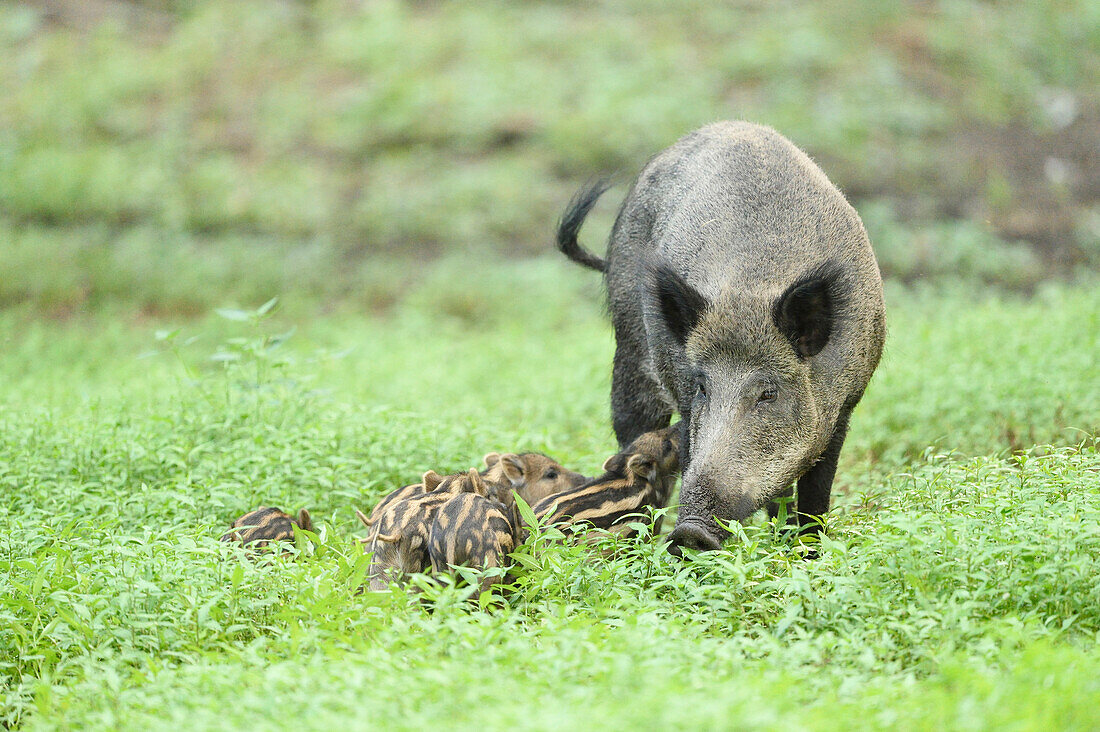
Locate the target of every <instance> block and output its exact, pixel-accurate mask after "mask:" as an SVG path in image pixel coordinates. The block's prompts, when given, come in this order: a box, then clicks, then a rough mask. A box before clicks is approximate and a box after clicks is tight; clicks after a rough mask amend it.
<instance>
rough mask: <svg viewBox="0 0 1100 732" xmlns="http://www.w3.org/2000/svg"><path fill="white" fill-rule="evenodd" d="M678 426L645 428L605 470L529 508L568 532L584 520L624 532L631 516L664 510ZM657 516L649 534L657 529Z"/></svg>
mask: <svg viewBox="0 0 1100 732" xmlns="http://www.w3.org/2000/svg"><path fill="white" fill-rule="evenodd" d="M679 456H680V426H679V424H676V425H674V426H672V427H667V428H665V429H663V430H656V431H654V432H646V433H645V434H643V435H640V436H639V437H638V438H637V439H635V440H634V442H632V443H630V445H629V446H627V448H626V449H625V450H623V451H622V452H620V453H618V454H617V455H612V456H611V457H610V458H608V459H607V461H606V462H605V463H604V465H603V469H604V474H603V475H601V476H599V477H597V478H593V479H592V480H590V481H588V482H587V483H585V484H584V485H581V486H579V487H577V488H572V489H569V490H566V491H562V492H560V493H555V494H553V495H550V496H547V497H545V498H543V499H542V500H541V501H539V502H537V503H536V504H534V505H533V506H532V507H531V508H532V510H533V511H534V512H535V516H536V517H537V518H538V519H539V521H540V522H541V523H543V524H557V525H559V526H561V527H563V529H564V530H566V531H568V532H571V531H572V529H571V528H570V527H572V526H574V525H576V524H587V525H590V526H593V527H595V528H598V529H605V530H607V531H611V532H613V533H617V534H622V535H623V536H633V535H634V534H635V533H636V532H635V531H634V530H633V529H631V528H630V527H629V526H628V523H629V522H630V518H628V517H629V516H630V515H631V514H637V513H640V512H643V511H647V510H650V509H654V508H664V507H665V506H667V505H668V500H669V498H670V497H671V496H672V489H673V486H675V484H676V474H677V472H678V471H679V469H680V458H679ZM660 529H661V521H660V519H659V518H658V520H657V523H656V525H655V527H654V532H657V531H660Z"/></svg>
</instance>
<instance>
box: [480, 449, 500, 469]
mask: <svg viewBox="0 0 1100 732" xmlns="http://www.w3.org/2000/svg"><path fill="white" fill-rule="evenodd" d="M483 459H484V460H485V467H487V468H491V467H493V466H494V465H496V464H497V463H499V462H500V453H499V452H487V453H485V457H484V458H483Z"/></svg>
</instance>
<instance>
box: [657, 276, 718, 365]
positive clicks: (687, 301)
mask: <svg viewBox="0 0 1100 732" xmlns="http://www.w3.org/2000/svg"><path fill="white" fill-rule="evenodd" d="M652 277H653V294H654V296H655V297H656V300H657V306H658V307H659V308H660V312H661V317H662V318H663V319H664V321H665V324H666V325H667V326H668V329H669V331H670V332H671V333H672V335H673V337H675V338H676V340H677V341H679V343H680V345H681V346H682V345H684V343H686V342H687V339H688V335H689V334H690V333H691V331H692V329H694V328H695V325H696V323H698V322H699V318H700V317H701V316H702V315H703V311H704V310H706V309H707V305H708V303H707V299H706V298H705V297H703V296H702V295H701V294H700V293H699V291H698V290H696V289H695V288H694V287H692V286H691V285H689V284H688V283H687V282H686V281H685V280H684V278H683V277H681V276H680V275H678V274H676V273H675V272H673V271H672V270H671V269H669V268H668V267H666V266H664V265H660V266H656V267H653V268H652Z"/></svg>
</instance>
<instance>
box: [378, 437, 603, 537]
mask: <svg viewBox="0 0 1100 732" xmlns="http://www.w3.org/2000/svg"><path fill="white" fill-rule="evenodd" d="M455 475H465V473H456V474H455ZM480 475H481V477H482V478H484V479H485V481H486V483H489V484H498V485H508V486H510V487H511V488H512V489H513V490H514V491H516V492H517V493H518V494H519V495H520V496H521V497H522V498H523V500H525V501H527V503H528V504H533V503H535V502H536V501H538V500H540V499H541V498H543V497H544V496H548V495H550V494H552V493H557V492H559V491H563V490H566V489H567V488H573V487H576V486H578V485H581V484H583V483H584V482H585V481H587V480H588V478H587V477H585V476H583V475H581V474H580V473H575V472H573V471H572V470H566V469H565V467H563V466H562V465H561V463H559V462H557V461H556V460H554V459H553V458H551V457H548V456H546V455H542V454H540V453H537V452H525V453H520V454H516V453H504V454H503V455H502V454H500V453H497V452H491V453H489V454H488V455H486V456H485V470H482V471H481V473H480ZM448 477H453V476H448ZM446 479H447V478H444V477H443V476H441V475H439V474H438V473H436V472H435V471H434V470H429V471H428V472H426V473H424V476H423V478H422V479H421V481H420V482H419V483H413V484H411V485H406V486H402V487H401V488H398V489H397V490H395V491H393V492H392V493H390V494H389V495H387V496H386V497H384V498H383V499H382V500H381V501H379V502H378V504H377V505H376V506H375V507H374V509H373V510H372V511H371V512H370V516H368V517H367V519H366V521H365V523H366V525H367V527H368V528H370V527H371V526H373V525H374V524H375V523H376V522H377V521H379V520H380V519H381V517H382V515H383V514H384V513H386V511H388V510H389V508H390V506H392V505H393V504H395V503H397V502H398V501H403V500H405V499H407V498H412V497H414V496H418V495H421V494H423V493H430V492H432V491H434V490H436V489H437V488H438V487H439V485H440V483H442V482H443V481H444V480H446Z"/></svg>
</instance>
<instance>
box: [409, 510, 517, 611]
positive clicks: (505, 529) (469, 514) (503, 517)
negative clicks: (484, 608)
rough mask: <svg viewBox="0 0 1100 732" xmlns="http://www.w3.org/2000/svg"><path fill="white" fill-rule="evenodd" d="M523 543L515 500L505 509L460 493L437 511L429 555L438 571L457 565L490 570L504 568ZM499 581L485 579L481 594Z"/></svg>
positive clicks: (498, 579)
mask: <svg viewBox="0 0 1100 732" xmlns="http://www.w3.org/2000/svg"><path fill="white" fill-rule="evenodd" d="M522 542H523V528H522V524H521V522H520V518H519V514H518V512H517V511H516V509H515V501H512V504H511V506H506V505H505V504H504V503H502V502H500V501H498V500H493V499H492V498H487V497H485V496H481V495H478V494H477V493H460V494H458V495H456V496H454V497H453V498H451V500H449V501H447V502H446V503H445V504H443V505H442V506H441V507H440V508H439V510H438V511H437V512H436V515H435V520H434V521H433V522H432V529H431V533H430V536H429V541H428V555H429V557H430V558H431V563H432V569H433V570H434V571H435V572H446V571H449V570H450V569H451V568H452V567H456V566H465V567H474V568H477V569H489V568H492V567H500V566H503V565H504V563H505V562H506V560H507V557H508V555H509V554H511V553H512V552H513V551H515V548H516V547H517V546H518V545H519V544H521V543H522ZM499 581H500V578H499V577H486V578H483V579H482V581H481V591H482V592H484V591H485V590H487V589H489V588H490V587H492V586H493V585H495V584H497V583H498V582H499Z"/></svg>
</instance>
